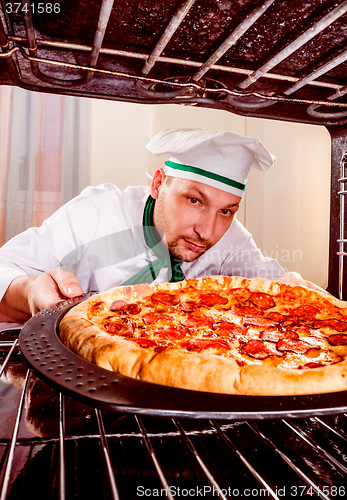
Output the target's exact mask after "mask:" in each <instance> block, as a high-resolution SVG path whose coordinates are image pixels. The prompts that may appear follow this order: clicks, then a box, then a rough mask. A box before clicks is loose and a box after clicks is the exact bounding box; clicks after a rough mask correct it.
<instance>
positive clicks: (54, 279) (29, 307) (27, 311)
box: [0, 266, 83, 321]
mask: <svg viewBox="0 0 347 500" xmlns="http://www.w3.org/2000/svg"><path fill="white" fill-rule="evenodd" d="M82 293H83V290H82V288H81V285H80V284H79V282H78V280H77V278H76V276H75V275H74V274H73V272H72V270H71V269H69V268H67V267H65V266H63V267H56V268H55V269H52V270H50V271H47V272H45V273H42V274H40V275H38V276H32V275H26V276H18V277H17V278H15V279H14V280H13V281H12V283H11V284H10V286H9V287H8V289H7V291H6V293H5V295H4V297H3V299H2V301H1V303H0V321H25V320H27V319H29V318H30V317H31V316H33V315H35V314H36V313H38V312H39V311H41V310H42V309H47V308H48V307H50V306H52V305H54V304H57V303H58V302H61V301H62V300H64V299H66V298H72V297H78V296H79V295H82Z"/></svg>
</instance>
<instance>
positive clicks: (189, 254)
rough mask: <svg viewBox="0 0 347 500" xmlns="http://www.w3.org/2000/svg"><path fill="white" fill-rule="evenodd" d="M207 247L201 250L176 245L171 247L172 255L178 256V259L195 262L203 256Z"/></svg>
mask: <svg viewBox="0 0 347 500" xmlns="http://www.w3.org/2000/svg"><path fill="white" fill-rule="evenodd" d="M206 250H207V249H204V250H202V251H200V252H194V251H193V250H190V249H189V248H188V249H187V248H183V247H178V246H176V247H175V248H172V249H170V251H171V253H172V255H173V256H174V257H176V259H179V260H183V261H184V262H193V261H194V260H196V259H198V258H199V257H201V255H203V254H204V253H205V252H206Z"/></svg>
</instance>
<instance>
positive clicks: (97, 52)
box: [0, 0, 347, 125]
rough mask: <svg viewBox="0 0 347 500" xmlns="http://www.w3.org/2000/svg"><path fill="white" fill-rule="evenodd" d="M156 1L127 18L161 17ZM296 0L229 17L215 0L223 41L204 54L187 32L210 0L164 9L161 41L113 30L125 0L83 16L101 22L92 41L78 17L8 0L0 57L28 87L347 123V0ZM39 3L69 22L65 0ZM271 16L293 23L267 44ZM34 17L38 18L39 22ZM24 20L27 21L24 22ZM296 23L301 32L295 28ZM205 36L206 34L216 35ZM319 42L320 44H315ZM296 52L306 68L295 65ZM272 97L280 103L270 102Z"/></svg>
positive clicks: (158, 32)
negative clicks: (54, 25) (44, 26)
mask: <svg viewBox="0 0 347 500" xmlns="http://www.w3.org/2000/svg"><path fill="white" fill-rule="evenodd" d="M75 3H76V4H77V2H75ZM156 3H157V2H152V5H151V9H149V12H146V9H148V5H147V3H146V5H144V6H143V8H142V10H143V14H142V11H141V9H137V14H136V16H135V17H134V18H133V19H132V22H130V23H129V27H132V26H135V25H138V24H141V23H145V18H142V15H143V16H149V17H150V18H151V17H155V16H156V15H157V13H158V10H159V7H158V5H156ZM295 3H296V4H297V9H296V10H297V12H296V14H297V15H296V16H293V14H291V13H289V12H290V7H292V4H291V3H289V5H286V4H285V3H283V1H282V2H281V1H280V0H263V1H261V2H256V3H254V2H253V3H252V2H249V5H247V9H245V10H243V9H242V7H243V6H242V2H240V5H236V4H235V5H234V6H233V8H234V9H236V11H235V12H234V11H230V14H229V18H228V19H229V24H227V23H226V20H225V19H224V17H225V14H224V17H223V15H222V14H221V12H223V11H224V10H226V11H228V9H229V10H230V9H231V5H230V3H228V2H227V4H228V5H226V7H225V8H219V7H218V5H216V6H213V8H215V9H217V10H216V11H215V12H214V16H216V21H215V22H216V25H217V26H218V23H220V24H221V25H225V31H224V32H223V33H222V34H221V33H220V34H219V35H220V36H219V37H218V41H219V42H218V43H217V44H216V43H214V41H213V40H212V39H211V41H210V42H209V43H207V42H205V43H206V47H204V57H203V58H202V60H201V57H198V54H197V51H196V47H195V46H194V45H193V46H190V43H189V40H188V39H189V35H191V38H193V33H194V32H195V31H197V30H198V29H201V28H203V26H201V22H202V21H201V20H200V16H202V18H203V17H204V16H206V17H208V16H209V17H210V18H211V17H213V15H212V12H213V11H212V10H211V11H210V12H209V11H208V6H206V2H204V1H202V0H182V1H181V2H178V3H176V4H173V5H172V6H171V10H170V12H171V14H170V15H168V19H166V20H163V19H162V18H160V17H159V16H158V23H157V25H156V26H155V27H154V29H155V37H154V41H153V42H151V43H148V44H147V45H145V46H144V47H143V46H140V45H141V43H140V42H139V47H138V48H137V47H136V45H135V46H130V45H129V46H124V43H123V44H122V43H120V42H119V41H118V43H115V42H114V40H113V38H117V37H115V33H116V32H117V29H123V25H124V24H125V23H122V20H119V25H118V24H117V23H118V19H119V18H120V17H121V16H120V12H121V2H114V0H102V2H100V7H99V5H97V6H96V8H94V10H93V12H92V14H90V17H89V18H87V19H86V20H85V22H88V23H90V26H91V27H92V26H93V30H92V28H90V30H91V34H90V35H89V39H90V40H93V41H92V43H90V44H86V43H82V41H81V39H80V38H79V36H78V28H77V27H76V26H71V28H70V29H71V31H73V32H75V31H76V32H77V34H76V35H75V36H70V34H69V33H67V34H66V33H64V34H65V37H64V36H63V35H61V36H59V37H57V36H55V37H50V36H48V34H47V33H45V32H43V33H42V34H41V32H40V28H41V24H40V17H39V16H38V13H37V12H35V8H36V7H35V5H36V4H35V2H34V3H32V2H31V1H30V0H23V1H22V3H21V4H20V3H15V2H12V1H11V2H6V1H5V0H3V1H2V13H1V10H0V13H1V15H0V47H1V52H0V61H1V60H3V61H4V62H5V64H6V66H7V71H8V74H9V78H10V81H11V82H12V83H13V84H14V85H17V86H21V87H23V88H27V89H29V90H41V91H50V92H58V93H67V94H69V95H81V96H82V95H84V96H89V97H95V96H98V97H102V98H104V99H121V100H123V101H131V102H140V103H141V102H142V103H145V102H147V103H152V104H155V103H178V104H183V103H185V104H198V105H202V106H207V107H215V108H217V109H224V110H227V111H231V112H239V113H241V114H246V115H249V114H252V113H253V114H254V115H255V116H258V115H259V116H267V115H268V116H269V117H275V118H279V117H280V118H282V119H283V118H285V119H288V120H293V119H294V120H296V121H306V122H308V123H317V124H323V125H343V124H345V123H346V117H347V110H346V108H347V103H346V102H345V100H344V96H345V94H346V92H347V89H346V86H345V85H344V83H343V80H341V77H340V73H341V72H343V65H344V64H345V63H346V61H347V51H344V50H342V49H341V47H343V44H342V42H341V40H340V37H341V33H342V30H341V29H340V26H343V25H344V20H345V19H346V13H347V1H346V0H343V1H340V2H332V1H326V2H318V3H317V2H316V1H315V0H311V1H310V2H308V3H307V6H306V10H305V8H304V6H302V5H301V4H300V2H295ZM118 4H119V5H118ZM144 4H145V3H144ZM217 4H218V2H217ZM46 5H50V6H52V7H49V9H50V12H46V10H47V8H46ZM42 6H44V7H42ZM127 7H128V8H130V6H129V5H127ZM71 8H72V7H71ZM71 8H70V9H71ZM74 8H75V10H76V11H77V9H78V8H81V9H82V10H81V12H77V13H80V15H81V16H82V15H83V14H85V13H84V12H83V5H82V3H81V5H80V6H79V5H75V7H74ZM124 8H126V6H124ZM210 8H212V6H211V7H210ZM0 9H1V6H0ZM41 9H43V11H42V16H46V17H45V19H47V21H49V23H51V22H52V18H54V17H55V18H56V19H58V22H60V23H62V19H63V18H64V15H70V14H71V12H70V10H69V7H68V5H67V3H66V2H65V1H61V2H52V3H49V4H48V3H47V4H46V3H42V5H41ZM51 9H56V12H55V11H54V12H51ZM300 9H302V11H301V10H300ZM132 10H134V9H132ZM205 10H206V12H205ZM287 11H288V18H286V14H287ZM77 13H75V14H74V15H75V16H76V15H77ZM200 13H201V14H200ZM49 14H52V15H51V16H49ZM53 14H54V15H53ZM35 15H36V17H35ZM42 16H41V17H42ZM218 16H220V19H219V18H218ZM84 17H85V16H84ZM234 17H235V18H236V19H237V20H238V21H237V23H236V24H235V22H234V23H233V22H232V21H231V20H232V19H233V18H234ZM295 17H297V18H296V20H295V21H293V20H294V19H295ZM34 19H35V21H34ZM271 19H276V22H277V23H278V26H277V29H278V31H281V30H284V29H285V30H286V31H284V34H283V37H284V38H283V39H279V40H277V42H276V43H275V42H273V43H272V44H269V45H268V43H269V39H270V38H271V37H267V36H261V35H259V33H262V32H264V33H266V32H267V31H269V30H271V33H273V31H274V26H273V24H272V23H273V21H271ZM279 19H280V20H281V22H279ZM35 22H36V24H37V23H39V27H38V28H37V26H36V25H35ZM66 24H67V23H66ZM18 26H23V27H24V30H22V29H19V28H18ZM283 26H285V28H283ZM184 29H186V30H187V43H186V44H185V50H184V51H183V52H182V50H181V49H180V48H176V46H179V40H180V37H181V36H182V30H184ZM189 29H191V30H192V32H190V31H189ZM23 31H24V33H23ZM335 31H336V36H335V34H334V33H335ZM250 33H251V34H253V36H255V39H256V42H257V43H259V39H261V40H262V44H261V45H260V46H259V53H258V54H257V60H258V61H259V62H258V64H256V65H254V64H251V63H250V60H253V61H254V57H253V58H252V57H251V56H250V54H248V53H247V50H246V48H247V47H248V46H252V42H250V41H249V36H251V35H250ZM293 33H297V35H296V37H294V36H293ZM81 38H83V36H82V35H81ZM140 38H141V37H140ZM204 39H205V40H206V41H207V40H208V36H206V37H204ZM335 39H336V40H335ZM284 40H285V41H286V43H284ZM123 42H124V41H123ZM315 42H316V43H315ZM201 43H202V42H201ZM235 47H240V50H239V53H245V59H244V60H242V59H240V57H238V55H237V54H236V56H235V55H234V52H233V51H234V49H235ZM317 47H319V50H318V53H317V52H315V51H316V50H317ZM324 47H325V48H324ZM305 51H307V54H308V55H305ZM303 54H304V55H303ZM229 56H230V57H229ZM233 57H235V59H236V60H235V61H234V60H233ZM305 57H306V59H307V60H308V61H310V63H311V62H312V60H315V64H313V65H312V64H308V63H307V62H306V63H305V64H303V63H302V61H301V59H302V58H303V59H305ZM296 58H297V59H298V60H297V61H296ZM229 59H230V60H229ZM291 59H294V61H295V62H294V65H295V67H296V68H298V67H299V66H300V69H296V71H290V70H288V67H290V62H289V63H288V61H290V60H291ZM281 65H282V66H283V68H282V66H281ZM335 71H336V74H337V77H335V75H334V73H335ZM66 75H67V76H66ZM95 80H97V81H95ZM100 82H101V84H100ZM341 82H342V83H341ZM272 106H274V107H275V108H276V111H272V110H268V108H269V107H272ZM288 106H289V107H288ZM294 109H295V113H293V110H294ZM298 110H299V111H298ZM296 114H298V116H295V115H296ZM299 116H300V118H299Z"/></svg>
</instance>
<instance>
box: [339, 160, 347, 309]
mask: <svg viewBox="0 0 347 500" xmlns="http://www.w3.org/2000/svg"><path fill="white" fill-rule="evenodd" d="M346 167H347V153H345V154H344V155H343V156H342V158H341V166H340V179H339V182H340V191H339V192H338V194H339V196H340V234H339V240H340V241H339V251H338V256H339V285H338V293H339V299H340V300H342V297H343V268H344V256H345V248H344V239H345V198H344V194H345V193H346V194H347V191H344V187H345V186H344V181H343V180H342V179H345V178H346Z"/></svg>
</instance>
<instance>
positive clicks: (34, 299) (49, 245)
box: [0, 129, 313, 322]
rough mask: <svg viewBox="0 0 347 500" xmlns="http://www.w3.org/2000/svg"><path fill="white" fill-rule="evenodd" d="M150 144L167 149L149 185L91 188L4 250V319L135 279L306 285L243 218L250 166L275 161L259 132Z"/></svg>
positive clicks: (199, 133)
mask: <svg viewBox="0 0 347 500" xmlns="http://www.w3.org/2000/svg"><path fill="white" fill-rule="evenodd" d="M147 149H148V150H149V151H150V152H151V153H153V154H155V155H162V154H166V155H167V156H168V161H166V163H165V165H164V164H163V168H160V169H158V170H157V171H156V172H155V174H154V177H153V180H152V183H151V186H150V187H148V186H133V187H128V188H127V189H125V191H120V190H119V189H118V188H117V187H116V186H115V185H113V184H102V185H100V186H97V187H88V188H86V189H85V190H84V191H82V193H81V194H80V195H79V196H77V197H76V198H74V199H73V200H71V201H70V202H68V203H67V204H66V205H64V206H63V207H61V208H60V209H59V210H58V211H57V212H55V213H54V214H53V215H52V216H51V217H49V218H48V219H47V220H46V221H45V222H44V223H43V224H42V226H41V227H38V228H37V227H34V228H31V229H28V230H27V231H24V232H23V233H21V234H19V235H18V236H16V237H14V238H13V239H12V240H10V241H9V242H8V243H6V244H5V245H4V246H3V247H2V248H1V249H0V268H1V272H0V299H1V302H0V321H1V322H21V321H25V320H27V319H28V318H29V317H30V316H31V315H33V314H36V313H37V312H38V311H40V310H42V309H45V308H47V307H49V306H51V305H53V304H55V303H57V302H59V301H61V300H63V299H65V298H71V297H75V296H78V295H81V294H82V293H86V292H90V291H96V292H98V291H100V292H101V291H104V290H107V289H109V288H112V287H115V286H120V285H132V284H136V283H162V282H167V281H171V282H172V281H181V280H182V279H184V278H197V277H201V276H212V275H216V274H221V275H230V276H244V277H246V278H254V277H263V278H268V279H279V278H281V280H283V281H287V282H295V283H299V284H304V285H307V282H304V281H303V279H302V278H301V276H300V275H298V274H296V273H287V274H285V272H284V270H283V269H282V268H281V266H280V265H279V264H278V263H277V262H276V261H275V260H273V259H270V258H266V257H264V256H263V255H262V253H261V251H260V250H259V249H258V248H257V246H256V244H255V242H254V241H253V239H252V236H251V234H250V233H249V232H248V231H247V230H246V229H245V228H244V227H243V226H242V225H241V224H240V222H238V221H237V219H236V218H235V215H236V212H237V210H238V208H239V204H240V201H241V199H242V196H243V193H244V190H245V187H246V181H247V177H248V173H249V170H250V169H251V168H257V169H259V170H262V171H266V170H267V169H268V168H269V167H270V166H271V165H272V164H273V162H274V160H275V158H274V157H273V156H272V155H271V154H270V153H269V152H268V151H267V149H266V148H265V147H264V145H263V144H262V143H261V142H260V141H259V140H258V139H255V138H249V137H244V136H241V135H238V134H234V133H231V132H215V131H209V130H200V129H166V130H163V131H161V132H159V134H157V135H156V136H155V137H154V138H153V139H151V140H150V141H149V143H148V144H147ZM308 286H313V285H311V284H310V283H308Z"/></svg>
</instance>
